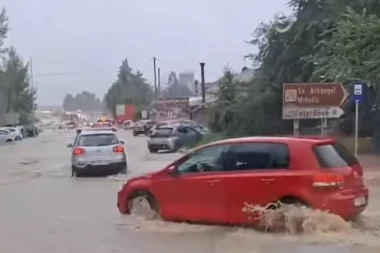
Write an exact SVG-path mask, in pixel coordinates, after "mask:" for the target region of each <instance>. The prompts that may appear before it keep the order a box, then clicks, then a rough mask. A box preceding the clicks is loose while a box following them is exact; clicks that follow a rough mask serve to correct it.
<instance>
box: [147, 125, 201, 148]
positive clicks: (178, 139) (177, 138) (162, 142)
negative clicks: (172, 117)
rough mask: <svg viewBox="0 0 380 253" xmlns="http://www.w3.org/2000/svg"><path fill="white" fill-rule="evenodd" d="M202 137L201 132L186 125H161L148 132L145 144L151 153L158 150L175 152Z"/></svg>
mask: <svg viewBox="0 0 380 253" xmlns="http://www.w3.org/2000/svg"><path fill="white" fill-rule="evenodd" d="M202 137H203V135H202V133H201V132H199V131H198V130H197V129H195V128H192V127H190V126H187V125H181V124H174V125H162V126H159V127H156V128H155V129H154V130H153V131H151V132H150V134H149V138H148V140H147V144H148V149H149V152H151V153H157V152H158V151H159V150H168V151H171V152H176V151H177V150H178V149H180V148H181V147H184V146H186V147H193V146H194V145H196V144H197V143H198V142H199V141H200V140H201V139H202Z"/></svg>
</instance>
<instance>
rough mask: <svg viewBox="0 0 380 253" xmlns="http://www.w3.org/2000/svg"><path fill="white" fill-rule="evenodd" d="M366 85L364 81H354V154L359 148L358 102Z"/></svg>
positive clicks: (360, 100)
mask: <svg viewBox="0 0 380 253" xmlns="http://www.w3.org/2000/svg"><path fill="white" fill-rule="evenodd" d="M366 87H367V85H366V84H364V83H354V95H353V99H354V100H355V137H354V154H355V156H357V155H358V149H359V103H361V102H363V101H364V94H363V93H364V89H365V88H366Z"/></svg>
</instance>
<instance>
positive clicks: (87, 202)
mask: <svg viewBox="0 0 380 253" xmlns="http://www.w3.org/2000/svg"><path fill="white" fill-rule="evenodd" d="M74 135H75V131H60V132H59V131H57V132H53V131H46V132H44V133H43V134H42V135H41V136H40V137H38V138H32V139H25V140H23V141H22V142H19V143H16V144H10V145H6V146H1V147H0V163H1V166H0V167H1V169H0V200H1V207H0V252H7V253H12V252H17V253H18V252H20V253H21V252H22V253H34V252H36V253H37V252H38V253H45V252H46V253H55V252H57V253H58V252H59V253H62V252H65V253H74V252H75V253H76V252H81V253H84V252H88V253H94V252H99V253H100V252H101V253H111V252H130V253H135V252H136V253H150V252H154V253H161V252H162V253H167V252H181V253H186V252H192V253H194V252H205V253H208V252H210V253H229V252H231V253H235V252H239V253H245V252H247V253H248V252H250V253H266V252H274V253H275V252H279V253H280V252H281V253H290V252H292V253H298V252H310V253H312V252H331V253H332V252H334V253H335V252H339V253H345V252H347V253H349V252H350V253H351V252H361V253H366V252H380V240H379V239H380V233H379V229H380V187H379V186H380V173H378V172H376V168H372V169H371V170H369V171H368V172H367V175H366V176H367V181H368V183H369V186H370V188H371V195H370V206H369V208H368V210H367V211H366V212H365V213H364V214H363V215H362V217H361V219H360V221H358V222H355V223H354V224H353V227H354V229H353V230H352V231H350V232H347V233H333V232H329V233H324V234H319V233H316V234H311V235H301V236H292V235H287V234H281V233H280V234H269V233H260V232H256V231H254V230H252V229H243V228H231V227H220V226H203V225H188V224H178V223H169V222H162V221H158V220H156V221H144V220H139V219H137V218H134V217H130V216H122V215H120V214H119V213H118V211H117V209H116V193H117V191H118V190H119V189H120V187H121V184H122V182H123V180H124V179H125V178H122V177H121V176H116V177H110V178H71V177H70V173H71V171H70V160H69V159H70V150H69V149H67V148H66V145H67V144H68V143H69V142H71V141H72V140H73V138H74ZM118 135H119V137H120V139H122V140H124V141H125V142H126V151H127V156H128V163H129V172H128V175H127V176H126V178H128V177H133V176H137V175H140V174H143V173H145V172H149V171H151V170H155V169H159V168H162V167H163V166H164V165H166V164H167V163H169V162H170V161H172V160H173V159H175V158H177V157H178V156H179V154H150V153H149V152H148V150H147V148H146V140H145V137H132V135H131V134H130V133H129V132H126V131H123V130H120V131H119V133H118ZM379 169H380V168H379Z"/></svg>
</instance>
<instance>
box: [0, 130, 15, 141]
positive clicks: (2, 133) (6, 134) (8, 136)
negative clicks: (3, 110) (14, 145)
mask: <svg viewBox="0 0 380 253" xmlns="http://www.w3.org/2000/svg"><path fill="white" fill-rule="evenodd" d="M7 142H15V139H14V135H13V134H12V133H11V131H9V130H7V129H5V128H0V144H4V143H7Z"/></svg>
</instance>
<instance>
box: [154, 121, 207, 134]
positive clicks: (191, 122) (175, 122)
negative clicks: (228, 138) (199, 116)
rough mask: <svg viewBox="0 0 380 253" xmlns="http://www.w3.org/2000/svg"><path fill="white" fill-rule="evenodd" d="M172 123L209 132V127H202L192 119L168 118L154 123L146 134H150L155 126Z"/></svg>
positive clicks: (203, 132)
mask: <svg viewBox="0 0 380 253" xmlns="http://www.w3.org/2000/svg"><path fill="white" fill-rule="evenodd" d="M173 124H182V125H187V126H189V127H192V128H194V129H196V130H197V131H198V132H201V133H202V134H207V133H209V129H208V128H207V127H204V126H202V125H201V124H199V123H198V122H196V121H193V120H168V121H162V122H158V123H156V125H154V126H153V127H152V128H151V129H150V131H149V133H148V135H149V134H151V133H152V132H153V130H154V129H155V128H157V127H160V126H164V125H173Z"/></svg>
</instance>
